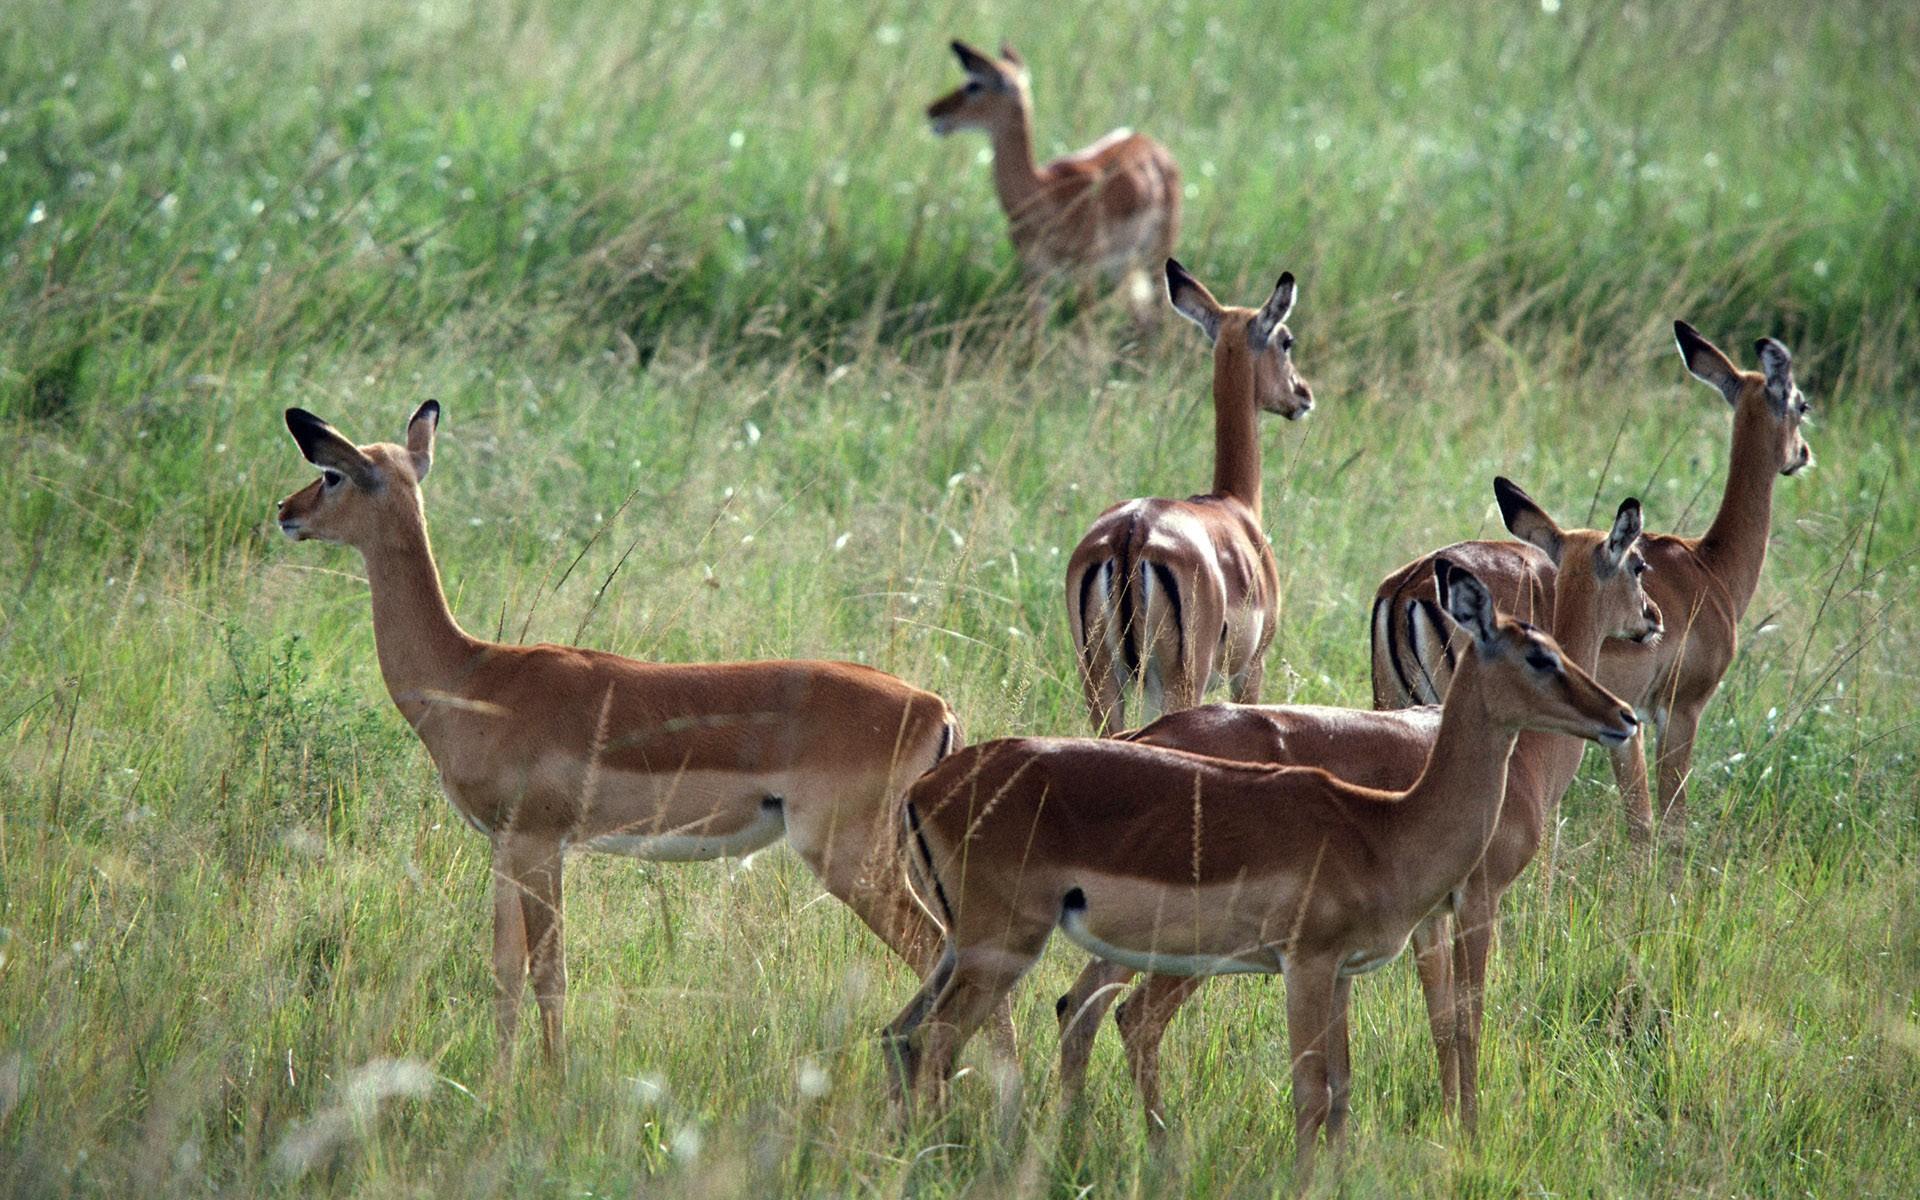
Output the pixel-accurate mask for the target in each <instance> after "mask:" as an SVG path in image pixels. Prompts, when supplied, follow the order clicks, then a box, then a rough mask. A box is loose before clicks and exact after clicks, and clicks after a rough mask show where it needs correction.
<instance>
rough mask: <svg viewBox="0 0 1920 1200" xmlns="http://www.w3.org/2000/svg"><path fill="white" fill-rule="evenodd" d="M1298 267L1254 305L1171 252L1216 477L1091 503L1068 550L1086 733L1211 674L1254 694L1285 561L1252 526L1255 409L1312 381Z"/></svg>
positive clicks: (1181, 696)
mask: <svg viewBox="0 0 1920 1200" xmlns="http://www.w3.org/2000/svg"><path fill="white" fill-rule="evenodd" d="M1294 294H1295V289H1294V283H1293V272H1291V271H1287V272H1284V273H1282V274H1281V276H1280V282H1279V283H1277V284H1275V285H1274V288H1273V294H1272V295H1271V296H1269V297H1267V302H1266V303H1265V304H1264V305H1262V306H1261V307H1260V308H1258V309H1252V308H1229V307H1226V306H1224V305H1222V304H1221V303H1220V302H1219V301H1217V300H1215V299H1214V298H1213V294H1212V293H1211V292H1209V291H1207V289H1206V288H1205V287H1203V286H1201V283H1200V281H1199V280H1197V279H1195V278H1194V277H1193V276H1191V275H1189V274H1188V273H1187V270H1186V268H1185V267H1182V266H1181V265H1180V264H1179V263H1177V262H1175V261H1174V260H1173V259H1168V260H1167V297H1168V299H1169V300H1171V301H1172V302H1173V307H1174V308H1175V309H1176V310H1177V311H1178V312H1179V313H1180V315H1182V316H1184V317H1186V318H1187V319H1188V320H1190V321H1192V322H1193V323H1194V324H1195V325H1198V326H1199V327H1200V330H1201V332H1203V333H1205V334H1206V335H1207V340H1208V341H1210V342H1212V343H1213V490H1212V491H1210V492H1207V493H1205V494H1204V495H1199V496H1190V497H1188V498H1187V499H1185V500H1166V499H1146V500H1129V501H1127V502H1126V503H1124V504H1116V505H1114V506H1113V507H1112V508H1110V509H1108V510H1107V511H1106V512H1103V513H1101V514H1100V516H1099V517H1098V519H1096V520H1095V521H1094V523H1093V528H1092V529H1089V530H1088V531H1087V535H1086V536H1085V537H1084V538H1082V539H1080V544H1079V545H1078V546H1076V547H1074V551H1073V554H1072V556H1071V557H1070V558H1069V559H1068V560H1067V626H1068V628H1069V630H1070V631H1071V632H1072V635H1073V646H1074V651H1075V654H1076V656H1077V657H1078V659H1079V666H1080V681H1081V684H1082V685H1083V686H1084V687H1085V689H1086V696H1087V709H1088V712H1089V714H1090V715H1091V717H1092V719H1093V729H1094V732H1095V733H1101V734H1105V733H1111V732H1113V731H1115V730H1118V729H1120V728H1123V727H1124V725H1125V723H1126V695H1127V693H1128V692H1129V691H1131V690H1133V688H1134V687H1135V686H1136V685H1138V686H1139V687H1140V688H1141V689H1142V691H1143V693H1144V696H1143V699H1144V702H1145V706H1146V707H1147V708H1148V709H1149V710H1150V713H1149V715H1157V714H1158V713H1160V712H1176V711H1178V710H1180V709H1183V708H1188V707H1191V706H1192V705H1195V704H1198V703H1200V698H1201V696H1203V695H1204V694H1205V693H1206V690H1207V689H1208V688H1209V687H1211V686H1212V685H1213V683H1214V682H1215V681H1216V680H1217V679H1221V678H1224V679H1225V680H1226V681H1227V683H1228V685H1229V687H1230V688H1231V690H1232V695H1233V698H1234V699H1235V700H1236V701H1240V702H1243V703H1247V704H1258V703H1259V702H1260V687H1261V684H1262V682H1263V681H1264V679H1265V677H1266V667H1265V664H1264V661H1263V656H1264V655H1265V654H1266V652H1267V644H1268V643H1269V642H1271V641H1272V640H1273V630H1274V624H1275V621H1276V619H1277V616H1278V611H1279V604H1280V572H1279V568H1278V567H1277V566H1276V565H1275V563H1274V558H1273V547H1272V546H1270V545H1268V544H1267V538H1266V535H1265V534H1264V533H1263V532H1261V529H1260V414H1261V413H1263V412H1271V413H1279V414H1281V415H1282V416H1284V417H1286V418H1287V419H1288V420H1298V419H1299V418H1301V417H1303V416H1305V415H1306V414H1307V413H1308V412H1309V411H1310V410H1311V409H1312V408H1313V389H1312V388H1310V387H1308V386H1307V381H1306V380H1304V379H1302V378H1300V372H1299V371H1298V370H1296V369H1295V368H1294V365H1293V333H1292V331H1290V330H1289V329H1288V328H1287V326H1286V320H1287V314H1288V313H1289V312H1291V311H1293V299H1294Z"/></svg>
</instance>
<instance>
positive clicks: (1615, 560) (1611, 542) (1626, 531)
mask: <svg viewBox="0 0 1920 1200" xmlns="http://www.w3.org/2000/svg"><path fill="white" fill-rule="evenodd" d="M1643 528H1644V526H1643V525H1642V523H1641V515H1640V501H1639V500H1637V499H1635V498H1634V497H1632V496H1628V497H1627V498H1626V499H1625V500H1622V501H1621V502H1620V511H1618V512H1616V513H1614V514H1613V529H1612V530H1611V531H1609V532H1608V534H1607V559H1608V561H1609V564H1610V565H1611V566H1612V567H1613V568H1614V569H1615V570H1619V568H1620V564H1621V563H1623V562H1625V561H1626V560H1627V551H1629V550H1631V549H1633V544H1634V543H1635V542H1637V541H1639V540H1640V531H1641V530H1642V529H1643Z"/></svg>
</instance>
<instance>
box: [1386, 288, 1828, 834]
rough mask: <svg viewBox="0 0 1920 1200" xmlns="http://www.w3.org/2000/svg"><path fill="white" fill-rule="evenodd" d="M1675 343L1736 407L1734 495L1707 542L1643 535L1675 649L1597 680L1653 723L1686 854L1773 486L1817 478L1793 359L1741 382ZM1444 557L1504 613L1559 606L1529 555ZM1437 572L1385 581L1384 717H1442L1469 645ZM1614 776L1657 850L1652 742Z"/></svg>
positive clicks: (1781, 353)
mask: <svg viewBox="0 0 1920 1200" xmlns="http://www.w3.org/2000/svg"><path fill="white" fill-rule="evenodd" d="M1673 334H1674V340H1675V341H1676V342H1677V343H1678V344H1679V347H1680V357H1681V358H1682V359H1683V360H1684V361H1685V362H1686V365H1687V370H1688V371H1690V372H1691V373H1692V374H1693V376H1694V378H1696V379H1698V380H1700V381H1701V382H1702V383H1705V384H1708V385H1710V386H1711V387H1712V388H1713V389H1714V390H1715V391H1717V392H1719V393H1720V394H1721V396H1723V397H1725V399H1726V401H1727V403H1728V404H1730V405H1732V406H1733V450H1732V454H1731V455H1730V457H1729V461H1728V463H1727V483H1726V491H1725V493H1724V494H1723V495H1722V497H1721V500H1720V510H1719V512H1718V513H1716V514H1715V515H1714V518H1713V524H1712V525H1710V526H1709V527H1708V528H1707V532H1706V533H1705V534H1704V535H1702V536H1700V537H1697V538H1689V537H1679V536H1677V535H1674V534H1667V533H1650V534H1648V535H1646V538H1645V541H1644V552H1645V554H1646V558H1647V563H1648V565H1649V567H1650V568H1651V573H1650V574H1649V575H1648V576H1647V591H1648V593H1649V594H1650V595H1652V597H1653V598H1654V600H1655V601H1656V602H1657V603H1658V604H1659V606H1660V610H1661V611H1662V612H1663V613H1664V614H1665V615H1666V621H1667V625H1668V632H1667V636H1666V637H1665V638H1663V639H1662V640H1660V641H1659V642H1657V643H1653V644H1646V643H1639V644H1635V643H1629V642H1621V641H1609V642H1608V643H1607V644H1606V645H1605V646H1604V647H1603V648H1602V650H1601V654H1600V669H1599V671H1598V672H1597V673H1596V674H1597V675H1598V677H1599V679H1600V680H1601V682H1602V683H1604V684H1606V685H1607V686H1608V687H1610V688H1612V689H1613V690H1615V691H1617V692H1619V693H1620V694H1621V695H1622V696H1627V697H1630V698H1631V699H1632V700H1633V705H1634V708H1635V709H1636V710H1637V711H1639V712H1640V713H1641V715H1643V716H1645V717H1647V718H1649V719H1650V720H1651V721H1652V722H1653V728H1654V731H1655V732H1656V733H1657V734H1658V735H1659V741H1660V744H1659V748H1658V750H1657V752H1656V754H1655V761H1656V763H1657V764H1658V766H1657V770H1658V772H1659V785H1660V807H1659V813H1660V820H1661V823H1662V825H1663V827H1665V828H1667V829H1668V831H1669V833H1670V835H1671V840H1672V841H1673V842H1674V843H1675V844H1676V845H1677V844H1679V842H1680V841H1681V840H1682V839H1683V837H1684V834H1685V830H1686V804H1687V776H1688V774H1689V772H1690V771H1691V770H1692V767H1693V739H1694V735H1695V734H1696V733H1697V732H1698V730H1699V728H1700V715H1701V713H1702V712H1704V711H1705V709H1706V707H1707V702H1708V701H1709V700H1711V699H1713V693H1714V692H1715V691H1716V690H1717V689H1718V688H1719V686H1720V680H1721V678H1722V677H1723V676H1725V675H1726V673H1727V667H1728V666H1729V665H1731V664H1732V662H1733V653H1734V649H1735V647H1736V646H1737V644H1738V641H1739V633H1738V626H1739V622H1740V618H1741V616H1742V615H1743V614H1745V612H1746V611H1747V604H1748V602H1749V601H1751V600H1752V599H1753V593H1754V589H1755V588H1756V587H1758V586H1759V582H1760V568H1761V566H1762V565H1763V564H1764V563H1765V562H1766V557H1767V532H1768V529H1769V527H1770V525H1771V524H1772V519H1773V483H1774V480H1775V479H1776V478H1777V477H1779V476H1781V475H1793V474H1797V473H1798V472H1800V471H1802V470H1804V469H1806V468H1807V467H1810V466H1812V465H1813V451H1812V450H1810V449H1808V447H1807V443H1806V439H1805V438H1803V437H1801V435H1800V425H1801V422H1802V421H1803V420H1804V419H1805V417H1806V415H1807V410H1808V407H1809V406H1808V404H1807V402H1806V400H1805V399H1804V398H1803V397H1802V396H1801V394H1800V389H1799V388H1798V387H1796V386H1795V385H1794V382H1793V357H1792V355H1790V354H1788V353H1787V348H1786V347H1785V346H1783V345H1781V344H1780V343H1779V342H1777V341H1775V340H1773V339H1772V338H1761V339H1760V340H1759V341H1757V342H1755V343H1754V346H1753V348H1754V353H1755V355H1757V356H1758V357H1759V359H1760V365H1761V367H1762V370H1761V371H1742V370H1740V369H1739V368H1738V367H1736V366H1734V365H1733V363H1732V361H1731V360H1729V359H1728V358H1727V356H1726V355H1725V354H1723V353H1721V352H1720V350H1719V349H1718V348H1717V347H1715V346H1714V344H1713V343H1712V342H1709V341H1708V340H1707V339H1705V338H1703V337H1701V336H1700V334H1699V333H1698V332H1696V331H1695V330H1694V328H1693V326H1691V325H1689V324H1687V323H1686V322H1685V321H1675V322H1674V323H1673ZM1446 553H1447V554H1449V555H1450V556H1452V557H1454V558H1455V559H1456V561H1460V562H1464V563H1466V564H1467V565H1469V566H1470V567H1471V568H1472V570H1473V571H1474V572H1475V573H1476V574H1478V575H1479V576H1480V577H1481V578H1482V579H1484V580H1486V581H1487V585H1488V587H1490V588H1491V589H1492V590H1493V594H1494V596H1495V598H1496V599H1497V600H1498V601H1499V603H1500V604H1501V605H1502V606H1503V607H1510V608H1513V609H1515V610H1524V609H1526V608H1528V607H1530V606H1531V607H1535V608H1536V609H1537V606H1538V605H1539V604H1540V603H1541V601H1542V600H1543V599H1544V598H1545V597H1547V596H1550V595H1551V594H1552V585H1551V583H1550V582H1549V577H1550V575H1551V573H1552V564H1551V563H1549V562H1548V561H1547V560H1546V559H1545V558H1544V556H1542V555H1541V554H1539V553H1538V552H1537V551H1536V550H1534V549H1532V548H1531V547H1527V546H1523V545H1519V544H1516V543H1512V542H1471V543H1465V544H1463V545H1462V546H1459V547H1449V548H1448V550H1447V551H1446ZM1431 564H1432V556H1431V555H1429V556H1427V557H1424V558H1418V559H1415V560H1414V561H1413V562H1411V563H1408V564H1407V565H1406V566H1404V567H1402V568H1400V569H1399V570H1398V571H1395V572H1394V573H1393V574H1391V575H1389V576H1387V578H1386V579H1385V580H1383V581H1382V582H1381V584H1380V587H1379V590H1378V591H1377V592H1376V593H1375V595H1374V602H1373V697H1374V701H1373V702H1374V706H1375V707H1377V708H1397V707H1400V706H1402V705H1406V704H1431V703H1433V702H1434V701H1435V700H1436V699H1437V698H1438V697H1440V696H1442V695H1444V694H1445V693H1446V689H1447V680H1448V679H1449V678H1450V677H1451V674H1452V666H1453V661H1454V659H1455V657H1456V655H1457V653H1458V644H1459V638H1458V637H1453V638H1449V636H1448V635H1447V633H1446V631H1445V630H1443V629H1441V628H1440V627H1439V625H1438V623H1437V621H1436V620H1435V619H1434V618H1435V614H1434V613H1433V612H1432V611H1431V608H1430V606H1429V605H1428V604H1427V602H1426V600H1425V596H1424V590H1425V589H1426V587H1427V586H1428V585H1427V579H1428V577H1429V576H1430V574H1431V573H1432V566H1431ZM1613 773H1614V778H1615V779H1616V780H1617V781H1618V782H1619V785H1620V794H1621V798H1622V799H1624V800H1625V801H1626V805H1627V830H1628V833H1629V835H1630V836H1631V837H1632V839H1633V841H1634V842H1635V843H1636V844H1639V845H1641V846H1643V847H1645V846H1649V845H1650V844H1651V840H1652V834H1653V829H1654V808H1653V803H1652V799H1651V797H1649V795H1648V792H1647V763H1646V754H1645V751H1644V749H1643V739H1642V737H1641V736H1639V735H1636V736H1635V737H1634V738H1633V740H1632V741H1630V742H1628V743H1627V744H1625V745H1624V746H1620V747H1617V748H1615V749H1614V751H1613Z"/></svg>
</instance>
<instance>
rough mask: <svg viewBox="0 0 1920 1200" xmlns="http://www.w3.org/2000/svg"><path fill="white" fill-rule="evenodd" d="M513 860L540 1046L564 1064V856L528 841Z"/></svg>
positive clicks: (555, 849) (554, 847) (550, 845)
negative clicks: (538, 1012) (537, 1013)
mask: <svg viewBox="0 0 1920 1200" xmlns="http://www.w3.org/2000/svg"><path fill="white" fill-rule="evenodd" d="M513 858H514V867H513V870H514V880H515V882H516V884H517V885H518V888H517V890H518V891H519V894H520V911H521V920H522V922H523V924H524V926H525V929H526V945H527V958H528V965H529V968H530V970H529V974H530V975H531V976H532V979H533V999H534V1003H536V1004H537V1005H539V1007H540V1035H541V1044H542V1045H543V1047H544V1048H545V1050H546V1054H547V1059H548V1061H560V1060H562V1059H563V1058H564V1057H565V1055H566V1050H567V1043H566V1005H567V953H566V940H565V933H564V927H565V917H564V905H563V897H562V894H561V876H562V873H563V859H562V851H561V848H560V847H559V846H558V845H557V844H553V843H540V842H531V841H526V840H523V841H521V842H520V844H519V845H518V846H517V847H516V848H515V849H514V851H513Z"/></svg>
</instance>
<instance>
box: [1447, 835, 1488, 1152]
mask: <svg viewBox="0 0 1920 1200" xmlns="http://www.w3.org/2000/svg"><path fill="white" fill-rule="evenodd" d="M1498 903H1499V902H1498V899H1497V897H1495V896H1494V895H1493V891H1492V889H1491V888H1489V887H1488V886H1487V879H1486V876H1485V875H1484V874H1483V873H1481V872H1480V871H1477V870H1476V871H1475V872H1474V873H1473V874H1472V875H1471V876H1469V877H1468V879H1467V885H1466V887H1465V888H1463V889H1462V890H1461V895H1460V907H1459V910H1458V911H1457V912H1456V913H1455V914H1454V920H1455V921H1457V922H1458V928H1457V929H1456V930H1455V932H1454V939H1453V945H1454V960H1453V965H1454V980H1453V987H1454V1000H1453V1004H1454V1011H1455V1013H1456V1014H1458V1019H1457V1021H1456V1022H1455V1026H1454V1044H1455V1053H1456V1054H1457V1056H1458V1058H1459V1062H1460V1127H1461V1129H1463V1130H1464V1131H1465V1132H1466V1134H1467V1136H1468V1137H1472V1136H1473V1133H1474V1130H1475V1128H1476V1127H1477V1126H1478V1124H1479V1120H1480V1026H1481V1015H1482V1012H1483V1011H1484V1007H1485V1004H1486V985H1487V958H1488V956H1489V955H1491V954H1492V953H1493V935H1494V923H1495V922H1496V921H1497V920H1498V919H1499V915H1498V914H1499V909H1498Z"/></svg>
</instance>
